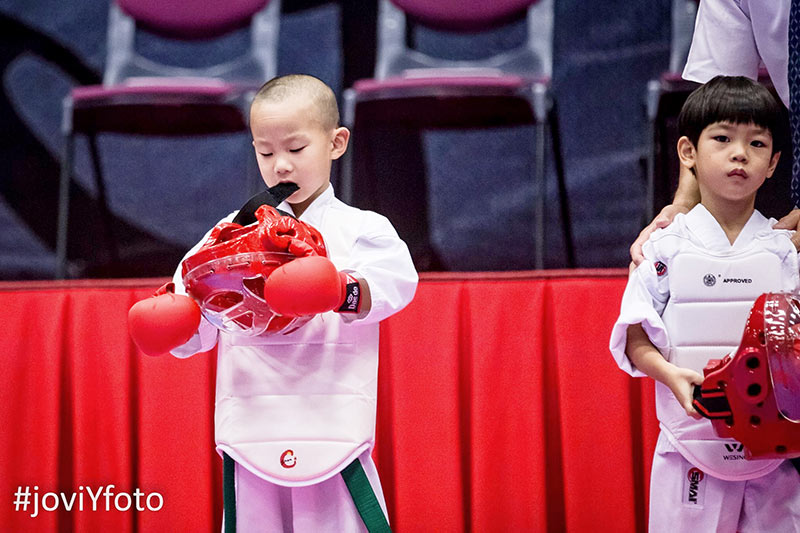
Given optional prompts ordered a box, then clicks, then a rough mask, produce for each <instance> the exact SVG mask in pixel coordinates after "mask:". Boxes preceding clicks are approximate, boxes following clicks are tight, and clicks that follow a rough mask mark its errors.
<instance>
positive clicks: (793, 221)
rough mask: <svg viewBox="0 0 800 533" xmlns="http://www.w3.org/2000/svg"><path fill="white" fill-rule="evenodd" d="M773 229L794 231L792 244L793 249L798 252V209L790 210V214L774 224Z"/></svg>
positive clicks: (799, 221) (799, 229)
mask: <svg viewBox="0 0 800 533" xmlns="http://www.w3.org/2000/svg"><path fill="white" fill-rule="evenodd" d="M775 229H790V230H794V235H792V242H793V243H794V247H795V248H797V249H798V250H800V209H792V211H791V213H789V214H788V215H786V216H785V217H783V218H782V219H780V220H779V221H778V223H777V224H775Z"/></svg>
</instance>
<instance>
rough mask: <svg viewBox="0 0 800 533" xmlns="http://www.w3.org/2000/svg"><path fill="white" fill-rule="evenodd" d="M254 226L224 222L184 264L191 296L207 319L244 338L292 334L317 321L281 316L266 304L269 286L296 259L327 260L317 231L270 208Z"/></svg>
mask: <svg viewBox="0 0 800 533" xmlns="http://www.w3.org/2000/svg"><path fill="white" fill-rule="evenodd" d="M256 218H257V220H258V222H257V223H255V224H251V225H249V226H244V227H243V226H240V225H239V224H232V223H222V224H220V225H218V226H217V227H215V228H214V229H213V230H212V231H211V235H210V237H209V239H208V240H207V241H206V242H205V244H203V246H202V247H201V248H200V249H199V250H198V251H197V253H196V254H194V255H192V256H191V257H188V258H186V259H185V260H184V261H183V264H182V272H183V282H184V285H185V286H186V292H187V293H188V294H189V296H191V297H192V298H193V299H194V300H195V301H196V302H197V304H198V305H199V306H200V309H201V310H202V312H203V316H205V317H206V319H208V320H209V322H211V323H212V324H214V326H216V327H217V328H219V329H220V330H223V331H227V332H229V333H234V334H238V335H248V336H254V335H261V334H274V333H289V332H291V331H294V330H295V329H297V328H299V327H300V326H302V325H303V324H305V323H306V322H308V321H309V320H310V319H311V316H303V317H291V316H280V315H278V314H276V313H275V312H274V311H273V310H272V309H271V308H270V306H269V305H268V304H267V302H266V301H265V300H264V283H265V280H266V279H267V277H268V276H269V275H270V273H271V272H272V271H273V270H275V268H277V267H279V266H280V265H283V264H284V263H287V262H289V261H291V260H293V259H295V258H296V257H308V256H327V252H326V249H325V243H324V241H323V239H322V235H321V234H320V233H319V232H318V231H317V230H316V229H315V228H313V227H312V226H310V225H308V224H306V223H305V222H301V221H300V220H297V219H294V218H292V217H289V216H283V215H281V214H280V213H279V212H278V211H277V210H276V209H275V208H273V207H270V206H267V205H264V206H261V207H259V208H258V210H257V211H256Z"/></svg>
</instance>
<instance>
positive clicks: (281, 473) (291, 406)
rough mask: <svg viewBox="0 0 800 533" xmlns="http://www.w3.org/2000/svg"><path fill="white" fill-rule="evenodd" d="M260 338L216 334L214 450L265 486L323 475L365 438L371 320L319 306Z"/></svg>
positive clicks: (374, 360) (368, 438) (371, 387)
mask: <svg viewBox="0 0 800 533" xmlns="http://www.w3.org/2000/svg"><path fill="white" fill-rule="evenodd" d="M268 340H269V344H267V343H265V342H264V339H263V338H259V337H255V338H247V337H232V336H230V335H221V336H220V350H219V355H218V363H217V374H218V375H217V394H216V412H215V426H216V440H217V447H218V448H219V449H220V450H223V451H225V452H226V453H227V454H228V455H230V456H231V457H233V458H234V459H235V460H236V461H237V462H238V463H240V464H243V465H244V466H246V467H247V468H248V469H249V470H250V471H251V472H253V473H255V474H256V475H258V476H260V477H262V478H263V479H266V480H267V481H269V482H271V483H276V484H279V485H284V486H303V485H310V484H314V483H318V482H320V481H324V480H325V479H327V478H329V477H331V476H333V475H335V474H337V473H338V472H339V471H340V470H341V469H342V468H343V467H344V466H347V465H348V464H350V463H351V462H352V461H353V460H354V459H355V458H356V457H358V456H359V455H360V454H361V453H362V452H363V451H365V450H366V449H367V448H369V447H370V446H371V444H372V442H373V440H374V435H375V411H376V406H377V373H378V324H371V325H365V326H352V325H349V326H348V325H345V324H344V323H343V322H342V320H341V318H340V317H339V316H336V315H334V314H333V313H325V314H324V315H321V316H317V317H315V318H314V319H313V320H312V321H311V322H310V323H308V324H306V325H305V326H304V327H302V328H301V329H300V330H298V331H296V332H295V333H292V334H290V335H286V336H273V337H270V338H269V339H268ZM276 341H278V342H276ZM281 341H282V342H281ZM259 343H260V344H259Z"/></svg>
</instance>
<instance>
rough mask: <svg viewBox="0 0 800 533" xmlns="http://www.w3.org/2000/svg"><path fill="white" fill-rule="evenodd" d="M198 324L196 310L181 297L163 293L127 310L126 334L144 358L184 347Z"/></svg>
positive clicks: (198, 317) (188, 301)
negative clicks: (128, 333)
mask: <svg viewBox="0 0 800 533" xmlns="http://www.w3.org/2000/svg"><path fill="white" fill-rule="evenodd" d="M199 325H200V308H199V307H198V306H197V304H196V303H195V302H194V300H192V299H191V298H189V297H188V296H184V295H182V294H173V293H171V292H167V293H166V294H160V295H158V296H154V297H151V298H147V299H145V300H142V301H140V302H136V303H135V304H134V305H133V306H132V307H131V308H130V310H129V311H128V331H129V332H130V335H131V338H132V339H133V342H135V343H136V346H138V347H139V349H140V350H141V351H142V352H144V353H146V354H147V355H160V354H162V353H166V352H169V351H170V350H171V349H173V348H176V347H178V346H180V345H182V344H185V343H186V342H187V341H188V340H189V339H190V338H192V335H194V332H195V331H197V327H198V326H199Z"/></svg>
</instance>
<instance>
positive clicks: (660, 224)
mask: <svg viewBox="0 0 800 533" xmlns="http://www.w3.org/2000/svg"><path fill="white" fill-rule="evenodd" d="M688 212H689V208H688V207H686V206H683V205H677V204H669V205H667V206H665V207H664V209H662V210H661V212H660V213H659V214H658V216H657V217H656V218H654V219H653V221H652V222H651V223H650V224H648V225H647V227H645V228H644V229H643V230H642V231H641V232H640V233H639V236H638V237H637V238H636V240H635V241H633V244H632V245H631V260H632V261H633V264H632V267H635V266H638V265H639V263H641V262H642V261H644V255H642V246H643V245H644V243H645V242H646V241H647V239H649V238H650V234H651V233H653V232H654V231H655V230H657V229H660V228H666V227H667V226H669V225H670V224H671V223H672V220H673V219H674V218H675V215H677V214H678V213H688Z"/></svg>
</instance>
